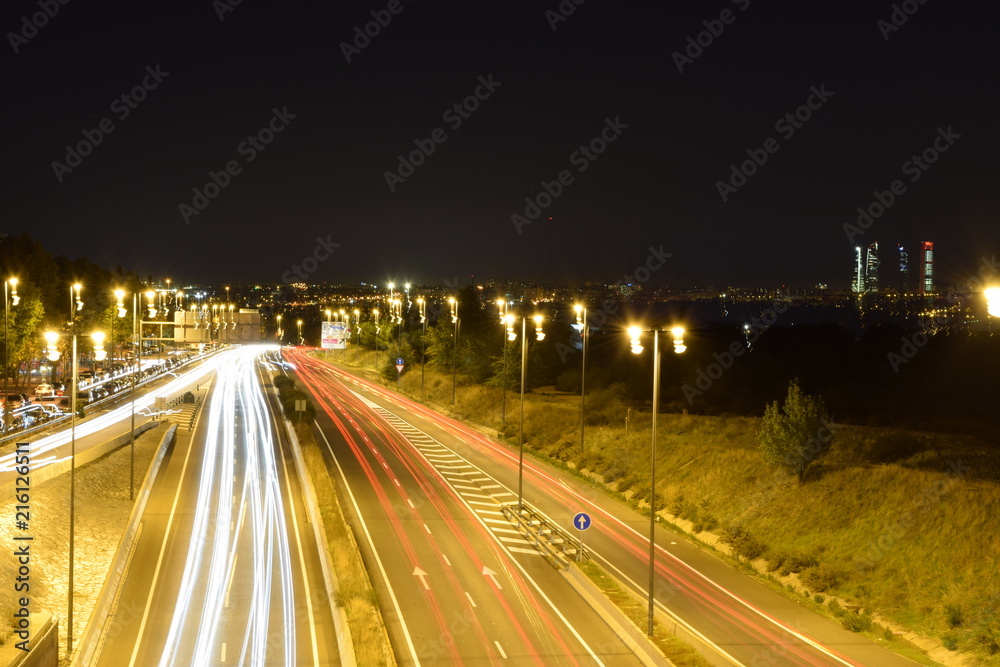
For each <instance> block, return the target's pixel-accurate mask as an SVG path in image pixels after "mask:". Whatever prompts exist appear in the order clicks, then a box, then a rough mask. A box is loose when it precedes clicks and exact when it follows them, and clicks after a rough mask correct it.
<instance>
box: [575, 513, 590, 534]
mask: <svg viewBox="0 0 1000 667" xmlns="http://www.w3.org/2000/svg"><path fill="white" fill-rule="evenodd" d="M591 523H592V522H591V520H590V515H589V514H587V513H586V512H580V513H579V514H577V515H576V516H575V517H573V526H574V527H575V528H576V529H577V530H587V529H588V528H590V524H591Z"/></svg>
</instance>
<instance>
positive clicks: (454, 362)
mask: <svg viewBox="0 0 1000 667" xmlns="http://www.w3.org/2000/svg"><path fill="white" fill-rule="evenodd" d="M448 305H449V306H451V321H452V323H453V324H454V325H455V338H454V340H453V341H452V344H451V404H452V405H455V390H456V388H457V387H458V326H459V320H458V301H457V300H456V299H455V297H453V296H450V297H448Z"/></svg>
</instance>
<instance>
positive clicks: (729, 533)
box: [721, 526, 767, 560]
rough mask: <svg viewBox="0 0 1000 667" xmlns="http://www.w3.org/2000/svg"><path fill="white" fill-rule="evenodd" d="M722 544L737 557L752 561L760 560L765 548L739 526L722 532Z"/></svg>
mask: <svg viewBox="0 0 1000 667" xmlns="http://www.w3.org/2000/svg"><path fill="white" fill-rule="evenodd" d="M721 540H722V543H723V544H727V545H729V546H730V547H731V548H732V550H733V552H734V553H735V554H736V555H737V556H741V557H743V558H746V559H747V560H754V559H755V558H760V556H761V554H763V553H764V551H765V549H766V548H767V546H766V545H765V544H764V543H763V542H761V541H760V540H758V539H756V538H755V537H754V536H753V535H751V534H750V533H749V532H748V531H747V530H745V529H743V528H740V527H739V526H732V527H729V528H726V529H725V530H723V531H722V536H721Z"/></svg>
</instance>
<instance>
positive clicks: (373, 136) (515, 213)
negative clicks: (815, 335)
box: [0, 0, 1000, 288]
mask: <svg viewBox="0 0 1000 667" xmlns="http://www.w3.org/2000/svg"><path fill="white" fill-rule="evenodd" d="M215 5H218V6H214V5H212V4H207V5H205V6H203V7H198V8H188V7H181V6H171V7H167V8H161V9H160V10H159V11H158V13H157V15H155V17H154V15H153V14H152V13H150V12H147V11H145V10H143V9H136V8H134V7H132V6H130V5H127V4H125V3H120V4H115V3H112V4H111V5H104V6H102V7H101V8H99V9H96V10H94V11H92V12H85V11H83V10H82V9H79V8H77V7H76V6H75V5H66V6H62V5H60V6H59V10H58V13H57V14H56V15H55V16H53V17H51V18H48V19H46V20H45V21H44V25H40V26H36V25H35V24H34V22H33V21H34V18H33V17H34V16H35V12H36V11H37V3H15V4H14V5H10V6H7V7H5V8H4V10H3V11H2V12H0V24H2V25H6V26H7V31H8V40H7V41H8V46H9V50H8V51H7V57H8V58H9V66H8V71H9V90H10V95H11V99H12V100H13V102H12V104H10V105H7V106H6V107H5V109H4V110H3V111H2V113H3V114H4V115H3V118H4V120H5V121H6V125H7V126H8V127H11V128H17V132H16V133H14V135H13V137H12V140H11V142H10V146H9V152H8V159H7V160H5V165H4V167H3V169H4V179H5V181H6V182H7V183H8V186H9V187H8V193H9V196H8V199H7V204H8V206H7V211H8V222H7V224H6V225H5V231H7V232H9V233H17V232H18V231H19V230H31V231H33V232H34V233H35V234H36V235H38V236H39V237H40V238H42V239H43V240H44V241H45V242H46V245H47V246H48V247H51V249H52V251H53V252H54V253H56V254H60V255H66V256H69V257H80V256H86V257H88V258H91V259H92V260H93V261H96V262H98V263H100V264H102V265H103V266H106V267H108V268H110V269H114V268H115V267H117V266H130V267H133V268H134V270H135V271H136V273H137V274H138V275H142V276H145V275H167V274H173V275H181V274H189V275H194V274H195V273H197V274H198V275H199V278H201V279H204V280H207V281H212V282H221V281H224V280H245V281H264V280H270V281H272V282H283V278H282V276H284V275H285V274H286V272H287V271H289V270H290V269H291V267H293V266H295V265H300V266H301V264H302V261H303V260H304V259H306V258H308V257H310V256H313V255H314V253H315V251H316V249H317V248H320V247H321V246H323V245H324V244H325V249H324V250H322V253H325V254H326V255H327V256H328V257H329V259H328V260H326V261H324V262H321V263H317V266H316V271H315V272H314V273H311V274H310V276H309V279H314V280H319V281H327V282H359V281H362V280H374V279H375V277H376V276H390V275H395V276H406V277H408V279H410V280H412V281H414V282H426V283H442V282H444V281H445V280H452V281H453V280H454V279H455V277H462V276H468V275H476V276H487V275H490V276H508V277H510V278H512V279H517V280H532V281H539V282H558V283H567V282H578V283H582V282H584V281H605V282H614V281H616V280H618V279H620V278H621V277H622V276H624V275H627V274H628V273H630V272H632V271H633V270H634V269H635V268H636V267H637V266H639V265H640V264H642V263H643V262H644V261H645V258H646V256H647V254H648V252H649V251H648V248H650V247H655V248H660V247H662V248H663V252H664V253H665V254H669V255H670V257H669V259H667V260H666V261H664V262H662V266H661V268H660V269H658V270H657V271H656V272H653V273H652V275H651V277H650V280H649V284H655V285H670V284H705V283H715V284H723V285H727V284H733V285H737V284H740V285H768V284H786V283H791V284H800V285H803V286H806V285H815V284H818V283H827V284H830V285H831V286H843V287H845V288H847V287H849V282H848V279H847V278H846V277H845V272H844V269H843V265H844V262H845V260H844V258H845V257H847V258H850V257H851V253H852V252H853V248H854V246H855V245H863V246H867V245H869V244H870V243H871V242H872V241H873V240H874V239H876V238H878V239H880V240H884V243H889V242H895V241H896V240H897V239H909V238H933V239H935V241H936V242H937V243H938V246H937V248H936V250H937V251H938V256H937V257H936V258H935V259H936V263H937V265H938V266H937V267H936V268H937V269H938V272H937V279H938V282H940V283H942V284H948V283H957V282H959V281H960V280H961V279H962V276H964V275H975V273H976V271H977V269H978V266H979V264H980V259H981V258H982V257H990V256H992V255H993V254H994V253H995V252H996V248H997V247H998V246H1000V231H998V227H997V225H995V224H993V222H992V220H993V217H994V209H995V206H994V204H993V202H992V201H991V199H990V198H989V193H990V192H991V188H990V186H991V183H992V178H991V175H992V171H993V169H992V166H991V165H992V155H993V154H994V153H995V150H994V148H996V147H997V146H1000V135H998V131H997V128H996V127H995V124H994V123H993V122H992V118H994V117H995V115H996V111H997V106H998V105H997V103H998V101H1000V99H998V95H997V91H996V89H995V86H991V85H988V84H987V83H986V82H985V81H984V80H983V79H982V78H981V76H980V75H979V74H978V72H979V71H982V68H981V67H978V66H976V67H973V66H970V65H973V64H976V65H981V66H986V64H987V63H989V62H992V61H993V60H995V55H994V54H993V53H992V52H991V51H990V48H989V43H990V38H989V36H988V34H987V33H986V29H985V27H984V24H982V22H977V21H969V20H968V19H969V17H968V16H967V15H965V14H964V13H962V12H961V11H960V10H959V9H957V8H952V7H948V6H943V5H942V6H920V8H919V11H917V12H916V13H914V14H913V15H912V16H908V15H907V16H905V21H904V20H903V19H900V18H899V17H895V18H893V17H892V14H893V10H892V7H891V5H886V6H880V5H871V6H867V7H864V8H857V7H838V8H836V9H833V10H824V11H823V12H822V13H817V12H816V10H815V9H811V8H806V7H801V6H798V5H795V4H794V3H785V4H779V5H762V4H759V3H755V2H749V1H747V0H739V2H729V3H726V2H723V3H720V5H719V7H716V8H711V7H683V8H680V7H667V6H656V7H648V8H643V9H642V11H641V12H639V11H638V10H636V11H632V10H629V11H623V10H622V9H621V8H614V7H602V6H596V5H588V6H583V5H580V6H576V5H574V7H575V9H573V11H572V12H571V13H569V14H566V15H563V14H562V13H560V12H561V11H562V10H559V9H558V7H556V8H555V9H553V8H547V7H538V8H520V7H490V8H488V9H487V8H469V7H467V6H460V5H457V4H456V5H453V6H452V5H438V6H434V7H418V6H411V5H409V4H401V5H400V7H401V8H402V9H401V10H400V12H399V13H398V14H391V13H390V14H389V15H383V14H380V13H379V12H380V11H382V12H384V11H386V10H384V8H382V9H380V8H378V7H373V6H370V5H368V4H366V3H347V4H342V5H338V6H337V7H329V6H323V7H318V6H303V7H296V8H294V9H293V8H287V9H282V10H275V9H274V8H263V7H258V6H253V5H245V4H243V5H239V6H232V5H228V4H226V3H221V4H220V3H215ZM220 7H224V8H223V9H220ZM373 12H374V13H373ZM548 12H555V13H554V14H550V13H548ZM723 15H724V16H723ZM375 16H381V17H383V18H382V23H385V25H384V26H383V25H381V24H380V23H379V22H378V21H377V20H376V19H375V18H373V17H375ZM385 16H389V18H385ZM553 16H557V17H559V18H553ZM896 23H899V25H895V24H896ZM886 25H890V26H892V29H889V28H886V27H885V26H886ZM366 31H367V34H366ZM177 35H186V36H187V37H186V38H185V39H182V40H178V39H177V38H176V36H177ZM263 44H267V45H268V48H267V49H262V48H261V46H262V45H263ZM317 239H322V240H323V243H322V244H321V243H318V242H317Z"/></svg>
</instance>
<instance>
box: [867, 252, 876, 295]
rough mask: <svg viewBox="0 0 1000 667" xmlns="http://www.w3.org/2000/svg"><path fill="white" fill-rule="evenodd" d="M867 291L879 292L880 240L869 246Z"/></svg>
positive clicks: (871, 292) (870, 292)
mask: <svg viewBox="0 0 1000 667" xmlns="http://www.w3.org/2000/svg"><path fill="white" fill-rule="evenodd" d="M865 292H867V293H869V294H874V293H875V292H878V241H876V242H875V243H872V244H871V245H870V246H868V256H867V257H866V259H865Z"/></svg>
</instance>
